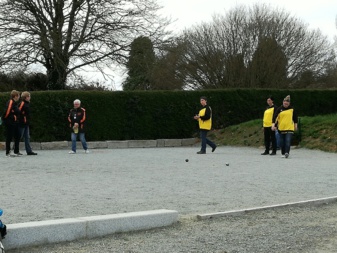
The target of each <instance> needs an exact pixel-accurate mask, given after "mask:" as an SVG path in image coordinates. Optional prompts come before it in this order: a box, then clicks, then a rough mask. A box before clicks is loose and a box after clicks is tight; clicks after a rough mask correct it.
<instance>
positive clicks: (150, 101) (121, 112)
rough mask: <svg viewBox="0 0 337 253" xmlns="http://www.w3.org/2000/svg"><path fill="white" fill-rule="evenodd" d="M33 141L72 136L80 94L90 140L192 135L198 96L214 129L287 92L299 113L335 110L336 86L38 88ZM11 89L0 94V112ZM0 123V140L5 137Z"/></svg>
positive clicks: (254, 115)
mask: <svg viewBox="0 0 337 253" xmlns="http://www.w3.org/2000/svg"><path fill="white" fill-rule="evenodd" d="M31 94H32V98H31V111H32V112H31V114H32V115H31V116H32V123H31V141H38V142H39V141H41V142H47V141H63V140H70V129H69V127H68V121H67V116H68V112H69V110H70V109H71V108H72V106H73V101H74V100H75V99H76V98H79V99H80V100H81V101H82V106H83V107H84V108H85V109H86V111H87V133H86V138H87V140H88V141H102V140H133V139H135V140H137V139H166V138H168V139H172V138H190V137H192V136H194V135H195V134H196V133H197V132H198V125H197V122H196V121H195V120H193V115H195V114H196V113H198V111H199V109H200V103H199V98H200V97H201V96H207V97H208V104H209V105H210V106H211V107H212V111H213V128H216V129H219V128H224V127H227V126H229V125H233V124H238V123H241V122H245V121H249V120H252V119H259V118H262V116H263V112H264V109H265V107H266V99H267V97H268V95H270V94H272V95H273V96H274V98H275V103H276V105H281V103H282V100H283V98H284V97H285V96H286V95H288V94H290V95H291V102H292V105H293V106H294V107H295V108H296V109H297V110H298V112H299V116H314V115H322V114H331V113H334V112H335V111H336V108H337V100H336V95H337V91H336V90H260V89H231V90H202V91H130V92H124V91H114V92H111V91H67V90H65V91H37V92H31ZM8 99H9V93H8V92H6V93H0V105H1V106H2V108H1V113H3V111H4V106H5V103H6V101H7V100H8ZM3 131H4V127H3V126H1V127H0V140H2V141H3V140H4V134H3Z"/></svg>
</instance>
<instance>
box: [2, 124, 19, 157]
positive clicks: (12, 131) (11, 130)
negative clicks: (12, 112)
mask: <svg viewBox="0 0 337 253" xmlns="http://www.w3.org/2000/svg"><path fill="white" fill-rule="evenodd" d="M5 126H6V155H7V154H9V152H10V150H11V141H12V140H13V139H14V153H15V154H17V153H19V143H20V128H19V125H17V124H5Z"/></svg>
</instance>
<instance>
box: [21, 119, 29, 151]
mask: <svg viewBox="0 0 337 253" xmlns="http://www.w3.org/2000/svg"><path fill="white" fill-rule="evenodd" d="M20 137H21V139H22V138H24V139H25V149H26V153H27V154H28V153H32V148H31V146H30V134H29V126H24V127H20Z"/></svg>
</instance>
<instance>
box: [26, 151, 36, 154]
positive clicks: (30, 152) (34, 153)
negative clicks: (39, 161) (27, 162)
mask: <svg viewBox="0 0 337 253" xmlns="http://www.w3.org/2000/svg"><path fill="white" fill-rule="evenodd" d="M27 155H37V153H35V152H33V151H32V152H29V153H27Z"/></svg>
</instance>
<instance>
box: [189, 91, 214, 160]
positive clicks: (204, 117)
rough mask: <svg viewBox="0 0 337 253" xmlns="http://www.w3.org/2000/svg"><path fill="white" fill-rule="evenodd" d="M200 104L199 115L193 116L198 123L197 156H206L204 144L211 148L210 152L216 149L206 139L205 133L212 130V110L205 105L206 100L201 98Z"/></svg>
mask: <svg viewBox="0 0 337 253" xmlns="http://www.w3.org/2000/svg"><path fill="white" fill-rule="evenodd" d="M200 104H201V105H202V108H201V110H200V111H199V114H197V115H195V116H194V119H195V120H197V121H198V122H199V129H200V139H201V150H200V151H198V152H197V154H206V144H208V145H209V146H211V148H212V152H214V150H215V149H216V145H215V144H214V143H213V142H212V141H210V140H209V139H207V133H208V131H209V130H211V128H212V109H211V107H209V106H208V105H207V98H206V97H201V98H200Z"/></svg>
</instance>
